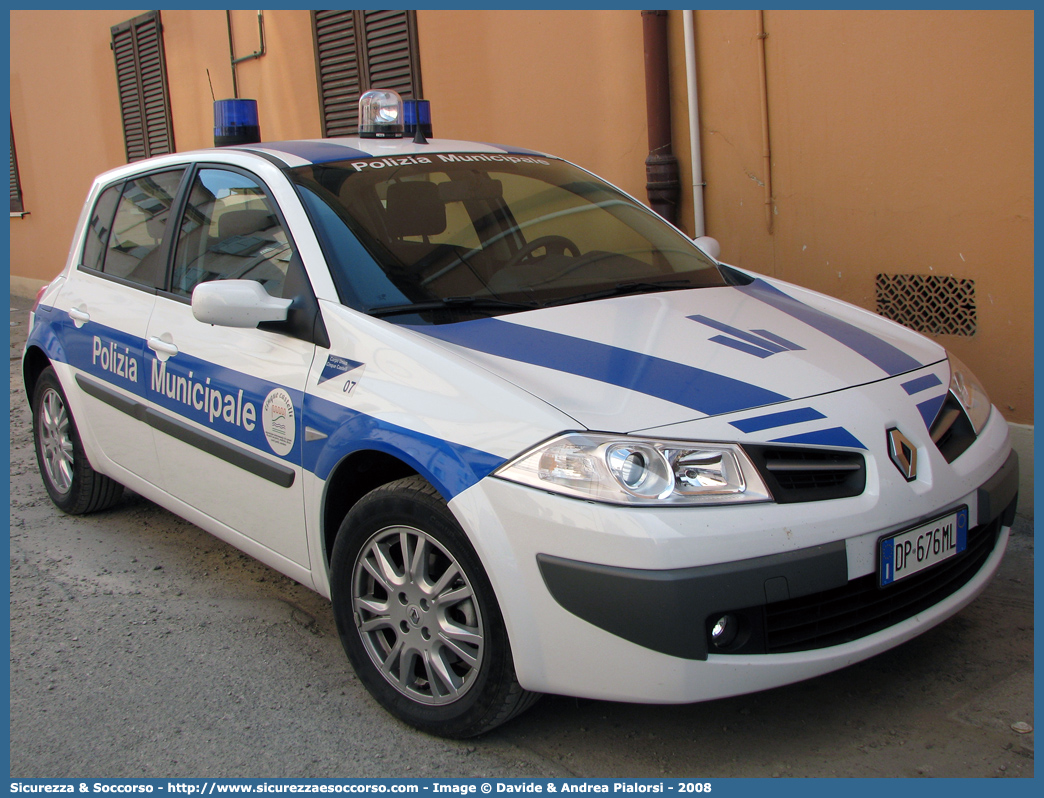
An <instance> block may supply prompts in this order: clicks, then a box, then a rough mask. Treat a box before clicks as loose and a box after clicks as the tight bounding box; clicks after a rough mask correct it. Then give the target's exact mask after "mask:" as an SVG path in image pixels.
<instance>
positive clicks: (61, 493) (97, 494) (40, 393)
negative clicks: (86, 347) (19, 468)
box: [33, 367, 123, 515]
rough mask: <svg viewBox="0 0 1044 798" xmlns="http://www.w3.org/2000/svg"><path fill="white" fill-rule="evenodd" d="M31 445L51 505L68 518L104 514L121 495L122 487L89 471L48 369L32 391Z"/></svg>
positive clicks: (55, 380)
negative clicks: (97, 513)
mask: <svg viewBox="0 0 1044 798" xmlns="http://www.w3.org/2000/svg"><path fill="white" fill-rule="evenodd" d="M33 445H34V448H35V449H36V462H37V463H38V464H39V466H40V476H41V477H42V478H43V483H44V487H45V488H47V494H48V495H49V496H50V497H51V501H53V502H54V503H55V505H56V506H57V507H58V509H59V510H62V511H63V512H66V513H68V514H69V515H84V514H86V513H93V512H97V511H98V510H104V509H106V508H108V507H111V506H112V505H114V504H115V503H116V502H117V501H119V499H120V496H122V495H123V485H121V484H120V483H118V482H116V481H114V480H112V479H110V478H109V477H107V476H105V475H104V474H99V473H98V472H97V471H95V470H94V469H93V468H91V464H90V462H89V461H88V460H87V455H86V454H85V453H84V451H83V444H82V443H81V442H80V433H79V432H78V431H77V429H76V422H75V421H74V420H73V417H72V415H71V413H70V412H69V403H68V401H67V400H66V398H65V392H64V391H63V390H62V386H61V384H60V383H59V382H58V375H56V374H55V373H54V369H53V368H51V367H48V368H47V369H45V370H44V371H43V373H41V374H40V376H39V378H38V379H37V380H36V388H35V389H34V391H33Z"/></svg>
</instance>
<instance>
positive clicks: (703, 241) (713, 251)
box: [692, 236, 721, 260]
mask: <svg viewBox="0 0 1044 798" xmlns="http://www.w3.org/2000/svg"><path fill="white" fill-rule="evenodd" d="M692 243H694V244H695V245H696V246H698V247H699V248H700V249H701V250H702V251H703V254H704V255H707V256H708V257H710V258H713V259H714V260H717V259H718V257H719V256H720V255H721V244H719V243H718V239H716V238H711V237H710V236H700V237H699V238H695V239H693V242H692Z"/></svg>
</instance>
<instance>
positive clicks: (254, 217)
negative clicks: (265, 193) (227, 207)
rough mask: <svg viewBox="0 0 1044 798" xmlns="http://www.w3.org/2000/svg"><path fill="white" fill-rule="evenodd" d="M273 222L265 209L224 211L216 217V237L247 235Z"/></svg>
mask: <svg viewBox="0 0 1044 798" xmlns="http://www.w3.org/2000/svg"><path fill="white" fill-rule="evenodd" d="M274 224H275V219H273V218H272V214H271V213H269V212H268V211H267V210H265V209H248V210H238V211H225V212H224V213H223V214H221V216H219V217H218V238H231V237H232V236H248V235H252V234H253V233H256V232H257V231H258V230H267V229H268V228H269V227H272V226H273V225H274Z"/></svg>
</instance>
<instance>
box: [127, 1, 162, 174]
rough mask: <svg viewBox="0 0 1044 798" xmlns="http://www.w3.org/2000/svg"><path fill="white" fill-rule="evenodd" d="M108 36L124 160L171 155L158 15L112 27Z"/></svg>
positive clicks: (152, 13)
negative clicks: (114, 69) (110, 46)
mask: <svg viewBox="0 0 1044 798" xmlns="http://www.w3.org/2000/svg"><path fill="white" fill-rule="evenodd" d="M111 33H112V51H113V55H114V57H115V59H116V81H117V84H118V86H119V93H120V113H121V115H122V117H123V135H124V140H125V142H126V146H127V161H128V162H130V161H140V160H141V159H142V158H150V157H152V156H153V155H163V154H165V153H169V152H174V126H173V123H172V122H171V116H170V92H169V89H168V86H167V66H166V59H165V58H164V54H163V26H162V24H161V22H160V14H159V12H158V11H149V12H147V13H145V14H142V15H141V16H140V17H135V18H134V19H132V20H129V21H128V22H122V23H120V24H119V25H115V26H113V28H112V29H111Z"/></svg>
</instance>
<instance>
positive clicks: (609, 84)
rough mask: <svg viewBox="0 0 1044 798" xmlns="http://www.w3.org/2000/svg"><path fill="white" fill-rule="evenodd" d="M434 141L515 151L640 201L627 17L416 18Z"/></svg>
mask: <svg viewBox="0 0 1044 798" xmlns="http://www.w3.org/2000/svg"><path fill="white" fill-rule="evenodd" d="M417 27H418V31H419V38H420V55H421V75H422V79H423V81H424V96H425V97H426V98H427V99H429V100H431V103H432V117H433V125H434V129H435V134H436V135H437V136H440V137H443V138H462V139H477V140H479V141H492V142H502V143H506V144H507V143H510V144H515V145H518V146H521V147H528V148H530V149H534V150H541V151H544V152H550V153H553V154H555V155H558V156H561V157H563V158H567V159H569V160H571V161H574V162H576V163H579V164H580V165H581V166H584V167H585V168H587V169H590V170H591V171H593V172H596V173H597V174H600V175H602V176H604V177H606V178H608V179H609V180H611V181H612V182H614V183H616V184H617V185H618V186H620V187H621V188H623V189H624V190H626V191H628V192H630V193H632V194H634V195H635V196H637V197H639V198H644V196H645V157H646V155H648V154H649V147H648V142H647V134H646V125H645V72H644V56H643V52H642V25H641V18H640V16H639V15H638V13H637V12H634V11H599V12H590V11H418V12H417Z"/></svg>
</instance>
